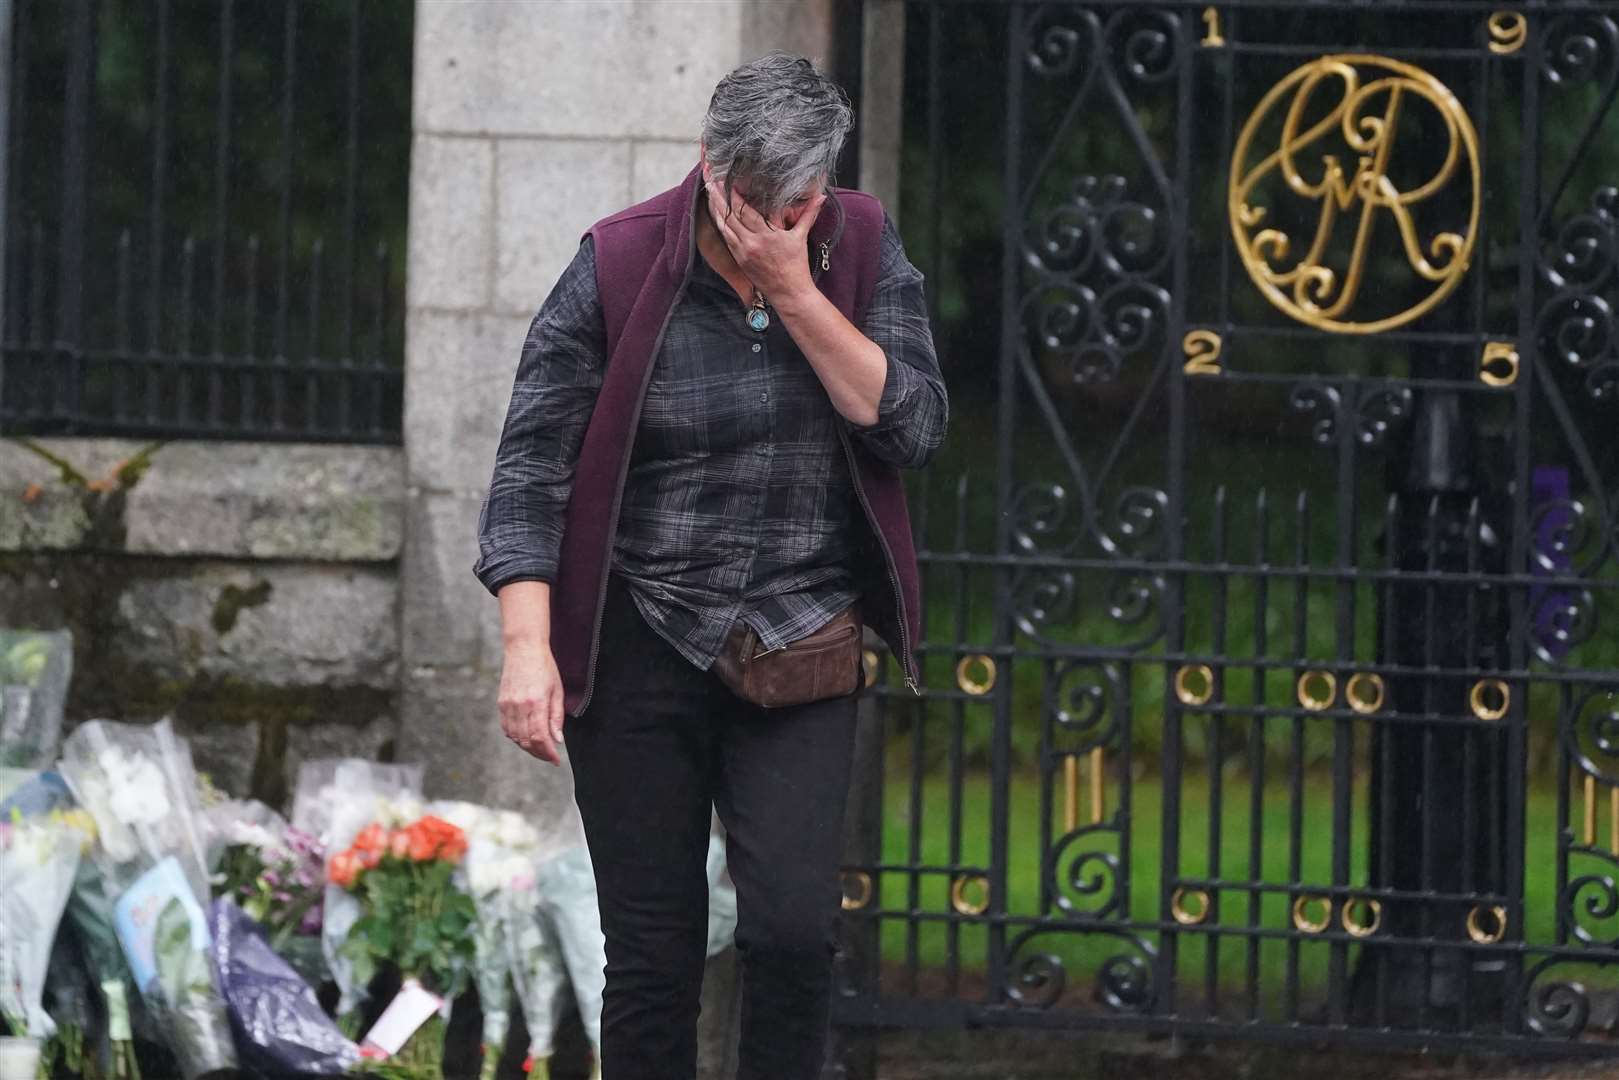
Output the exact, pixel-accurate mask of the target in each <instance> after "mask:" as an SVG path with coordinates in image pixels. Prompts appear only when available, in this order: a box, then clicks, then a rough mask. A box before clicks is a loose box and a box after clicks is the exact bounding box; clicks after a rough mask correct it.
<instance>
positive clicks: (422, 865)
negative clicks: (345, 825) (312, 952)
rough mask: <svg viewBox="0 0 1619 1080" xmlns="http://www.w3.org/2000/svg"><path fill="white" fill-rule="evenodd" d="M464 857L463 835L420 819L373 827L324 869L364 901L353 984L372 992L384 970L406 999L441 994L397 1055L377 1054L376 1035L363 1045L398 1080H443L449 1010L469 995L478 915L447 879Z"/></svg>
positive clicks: (355, 937) (346, 946)
mask: <svg viewBox="0 0 1619 1080" xmlns="http://www.w3.org/2000/svg"><path fill="white" fill-rule="evenodd" d="M466 853H467V838H466V834H465V833H463V832H462V831H461V830H460V829H458V828H456V827H455V826H454V825H451V824H450V823H449V822H447V821H445V820H443V819H442V818H438V817H434V816H432V815H426V816H424V817H421V818H418V819H417V820H415V821H413V822H411V823H410V824H409V825H406V826H404V827H403V828H392V829H390V828H386V827H384V826H383V825H382V824H380V823H376V822H373V823H372V824H371V825H368V826H366V828H364V829H362V830H361V831H360V834H359V835H358V836H357V837H355V839H354V843H353V844H351V845H350V846H349V847H348V848H347V849H345V850H343V851H340V852H338V853H337V854H336V855H333V856H332V858H331V861H330V862H329V863H328V873H329V875H330V880H331V882H332V884H334V885H336V886H337V887H338V888H341V889H343V890H344V891H346V892H349V893H350V894H352V895H353V896H355V897H357V898H358V899H359V902H360V911H361V914H360V918H359V919H358V920H357V921H356V922H355V923H354V925H353V926H352V927H350V928H349V932H348V936H347V938H346V940H345V941H344V943H343V950H342V951H343V954H344V956H345V957H346V958H347V959H348V960H349V961H350V963H352V964H353V971H354V977H355V979H356V980H357V981H358V982H360V983H361V984H366V983H369V982H370V981H371V978H372V977H373V976H374V975H375V974H376V972H377V971H378V970H379V969H380V968H381V967H382V966H383V965H387V966H389V967H391V968H392V969H393V970H395V971H397V972H398V973H399V975H400V977H401V979H402V980H403V982H404V986H405V989H404V990H403V991H402V995H407V996H411V997H415V998H418V999H419V998H420V997H421V996H422V992H423V991H425V992H426V993H428V994H432V995H437V1000H438V1003H439V1008H438V1009H437V1010H436V1014H435V1015H430V1016H429V1017H428V1018H427V1019H426V1022H425V1023H424V1024H422V1025H421V1026H420V1027H418V1028H416V1030H414V1032H412V1033H409V1034H408V1037H407V1038H406V1040H405V1041H404V1043H403V1045H402V1046H399V1047H398V1048H397V1049H396V1048H394V1047H392V1046H386V1045H383V1044H382V1042H381V1041H380V1040H379V1039H378V1038H377V1036H376V1029H375V1028H374V1029H373V1035H372V1037H370V1038H368V1039H367V1047H365V1049H372V1050H375V1049H376V1048H377V1047H380V1048H381V1050H382V1051H383V1052H384V1054H385V1056H388V1057H390V1058H391V1059H392V1062H391V1068H390V1073H391V1075H393V1076H396V1077H410V1078H413V1080H414V1078H421V1080H439V1078H440V1077H442V1075H443V1071H444V1030H445V1020H446V1019H447V1017H448V1012H449V1003H450V1002H451V1001H453V1000H454V999H455V997H456V995H457V994H459V993H460V992H461V991H462V990H464V989H465V988H466V985H467V979H468V976H469V975H470V973H471V971H472V969H473V961H474V955H473V948H474V947H473V943H472V938H471V930H472V926H473V922H474V920H475V919H476V911H475V909H474V907H473V903H472V898H471V897H470V896H468V895H467V894H466V893H465V892H463V891H462V890H461V889H459V888H457V887H456V884H455V882H454V880H453V879H454V877H455V874H456V869H457V867H458V865H459V864H460V862H461V860H462V859H463V858H464V857H465V856H466ZM386 1019H387V1014H386V1013H384V1017H383V1020H386ZM382 1025H383V1021H379V1022H378V1027H381V1026H382Z"/></svg>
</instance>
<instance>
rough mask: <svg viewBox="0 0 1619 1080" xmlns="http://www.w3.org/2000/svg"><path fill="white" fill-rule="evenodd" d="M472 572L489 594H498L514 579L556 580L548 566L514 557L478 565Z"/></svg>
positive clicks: (550, 583) (550, 582)
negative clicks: (490, 563)
mask: <svg viewBox="0 0 1619 1080" xmlns="http://www.w3.org/2000/svg"><path fill="white" fill-rule="evenodd" d="M473 573H474V574H476V575H477V576H478V580H479V581H481V582H482V583H483V587H484V588H485V589H488V590H489V595H490V596H499V595H500V590H501V589H503V588H505V587H506V586H507V585H510V584H511V583H512V582H514V581H543V582H544V583H545V584H547V585H555V584H556V580H557V575H556V571H555V570H553V569H551V568H550V567H547V566H542V565H539V564H537V563H531V562H523V561H520V560H515V559H514V560H511V561H510V562H505V563H497V564H495V565H493V566H483V565H479V566H477V567H475V568H474V569H473Z"/></svg>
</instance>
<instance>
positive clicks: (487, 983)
mask: <svg viewBox="0 0 1619 1080" xmlns="http://www.w3.org/2000/svg"><path fill="white" fill-rule="evenodd" d="M428 809H429V811H430V812H431V813H433V814H435V815H436V816H438V817H441V818H443V819H444V820H446V821H448V822H450V823H451V824H453V825H455V826H456V827H457V828H459V829H460V830H461V831H462V832H464V833H465V834H466V836H467V857H466V860H465V861H464V862H463V864H462V867H461V871H460V873H459V874H458V875H457V883H458V884H460V885H462V886H463V887H464V888H465V889H466V890H467V892H468V893H469V894H470V895H471V896H472V903H473V907H474V908H475V909H476V910H477V914H478V918H477V922H476V924H475V925H474V927H473V951H474V959H475V967H474V971H473V979H474V982H475V983H476V985H477V987H478V1002H479V1005H480V1006H481V1007H482V1011H483V1038H482V1043H483V1071H482V1073H481V1074H480V1075H481V1080H494V1076H495V1072H496V1070H497V1068H498V1067H499V1064H500V1050H501V1047H502V1046H504V1045H505V1043H506V1033H507V1031H508V1030H509V1029H510V1026H511V958H510V953H509V951H508V949H507V939H508V937H509V936H510V934H511V933H512V932H513V929H514V926H515V921H514V915H516V913H518V912H521V911H523V910H528V909H532V908H533V907H534V905H535V904H536V902H537V896H536V893H535V890H534V855H535V852H536V850H537V849H538V846H539V842H540V837H539V833H538V832H537V830H535V828H534V826H533V825H531V824H529V822H528V821H527V820H526V819H525V818H524V817H523V816H522V815H521V814H517V813H513V812H511V811H502V810H490V809H487V808H485V807H482V806H477V805H475V804H473V803H466V802H435V803H433V804H431V805H430V806H429V807H428Z"/></svg>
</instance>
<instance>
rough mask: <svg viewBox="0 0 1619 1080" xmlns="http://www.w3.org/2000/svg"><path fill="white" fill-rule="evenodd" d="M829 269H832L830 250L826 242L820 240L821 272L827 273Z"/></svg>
mask: <svg viewBox="0 0 1619 1080" xmlns="http://www.w3.org/2000/svg"><path fill="white" fill-rule="evenodd" d="M830 269H832V249H831V248H830V247H828V246H827V242H826V241H825V240H822V241H821V272H822V273H825V272H826V271H828V270H830Z"/></svg>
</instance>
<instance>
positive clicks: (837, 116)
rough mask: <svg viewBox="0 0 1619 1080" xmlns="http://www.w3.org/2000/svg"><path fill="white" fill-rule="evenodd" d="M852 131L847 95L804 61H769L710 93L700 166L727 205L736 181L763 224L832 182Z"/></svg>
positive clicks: (785, 57)
mask: <svg viewBox="0 0 1619 1080" xmlns="http://www.w3.org/2000/svg"><path fill="white" fill-rule="evenodd" d="M853 126H854V110H853V109H852V108H850V106H849V95H847V94H845V93H844V92H843V90H842V88H841V87H839V86H838V84H837V83H835V82H833V81H832V80H831V79H829V78H827V77H826V76H825V75H823V74H822V73H821V72H819V71H817V70H816V68H815V65H814V64H812V63H810V61H808V60H806V59H804V58H803V57H802V56H791V55H789V54H787V53H783V52H773V53H768V54H766V55H764V56H761V57H759V59H757V60H751V61H749V62H748V63H746V64H743V65H742V66H741V67H739V68H737V69H736V70H735V71H733V72H731V73H730V74H729V75H727V76H725V78H723V79H721V80H720V83H719V85H718V86H716V87H715V88H714V97H713V98H712V99H711V100H710V101H709V103H708V112H707V114H706V115H704V117H703V146H704V158H705V160H706V161H707V163H708V166H709V168H710V169H712V170H713V172H714V179H715V180H717V181H719V182H720V183H721V184H722V185H723V186H724V188H725V196H726V200H727V202H729V200H730V196H731V189H732V187H733V186H734V185H735V184H736V182H737V181H739V180H743V181H746V182H747V185H748V203H749V205H751V206H752V207H753V208H754V209H755V210H758V211H759V212H760V213H761V214H764V215H765V216H766V217H769V216H770V215H772V214H774V213H776V212H777V211H779V210H781V209H783V208H784V207H785V206H786V205H787V204H788V203H790V202H791V201H793V200H794V199H796V198H797V197H798V196H800V195H802V194H804V193H805V192H806V191H808V190H809V189H810V187H811V185H813V184H815V183H816V182H817V181H821V180H823V178H824V179H830V177H831V176H832V170H833V166H834V165H835V164H836V163H837V160H838V154H839V153H840V152H841V151H842V149H843V140H844V138H845V137H846V136H847V135H848V134H849V129H850V128H852V127H853Z"/></svg>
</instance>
